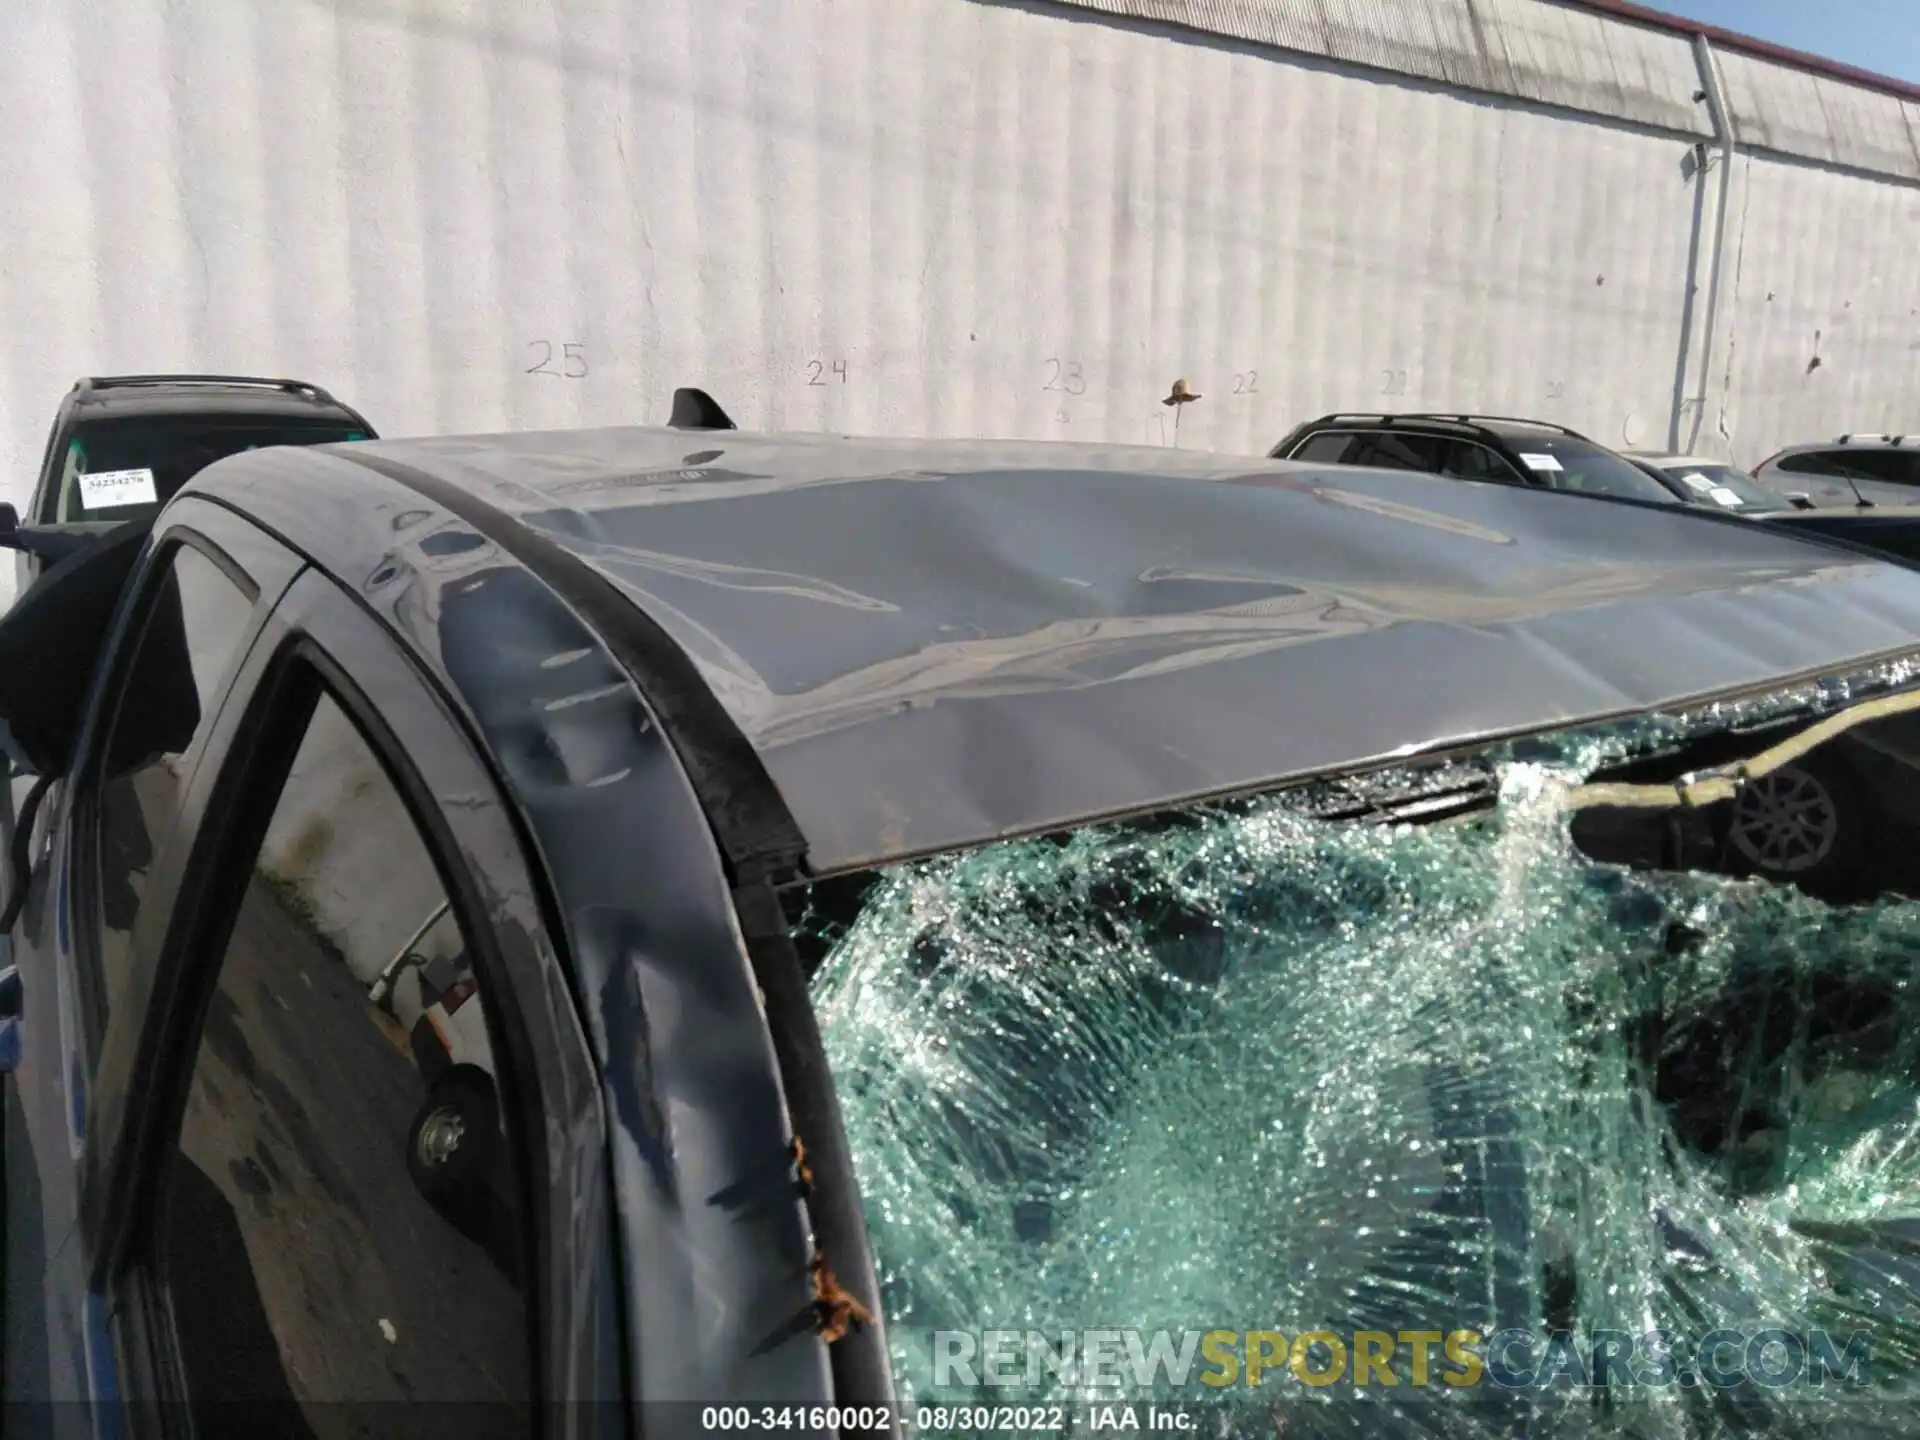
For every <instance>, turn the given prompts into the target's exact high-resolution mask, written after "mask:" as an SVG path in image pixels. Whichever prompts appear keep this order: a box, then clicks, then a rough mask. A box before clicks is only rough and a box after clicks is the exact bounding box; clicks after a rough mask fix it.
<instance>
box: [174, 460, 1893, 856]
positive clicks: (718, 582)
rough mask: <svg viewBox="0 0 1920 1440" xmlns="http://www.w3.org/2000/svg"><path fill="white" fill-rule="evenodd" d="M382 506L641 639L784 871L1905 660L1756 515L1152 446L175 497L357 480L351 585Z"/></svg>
mask: <svg viewBox="0 0 1920 1440" xmlns="http://www.w3.org/2000/svg"><path fill="white" fill-rule="evenodd" d="M368 485H373V486H375V487H381V486H385V488H386V492H387V493H385V494H384V495H374V496H368V495H366V494H365V493H364V490H365V487H366V486H368ZM409 485H412V486H415V487H421V486H425V487H427V490H426V493H433V492H434V491H436V490H437V491H438V492H439V493H441V494H443V495H444V494H447V493H450V492H449V491H448V489H447V487H454V488H455V489H457V491H458V492H459V493H460V494H461V495H463V496H465V497H467V498H468V500H470V501H471V502H472V503H473V504H474V505H477V506H480V507H484V509H485V511H486V512H487V513H488V514H490V515H492V516H494V517H497V518H498V519H499V520H501V521H503V522H511V526H510V528H512V529H515V530H518V531H521V532H524V533H525V534H527V535H530V536H535V537H540V538H541V539H543V540H544V541H546V542H551V544H552V545H554V546H557V547H559V548H560V549H561V550H563V551H564V552H566V553H567V554H569V555H571V556H572V557H575V558H576V559H577V560H578V561H579V562H581V563H583V564H584V565H585V566H588V567H591V570H592V571H593V572H595V573H596V574H597V575H598V576H600V577H602V578H603V579H604V580H605V581H606V582H607V583H608V584H610V585H611V586H612V587H615V588H616V589H617V590H618V592H619V594H620V595H621V596H623V597H624V598H625V599H626V600H628V601H630V602H631V604H632V605H633V606H634V607H636V609H637V610H638V611H639V612H641V613H642V614H644V615H645V616H646V617H648V618H649V619H650V621H651V622H652V623H653V624H655V625H657V626H658V627H659V628H660V629H661V630H663V631H664V632H665V633H666V635H668V636H670V637H671V640H672V643H673V644H674V645H675V646H677V647H679V649H680V650H681V651H683V652H684V654H685V656H686V657H689V658H690V659H691V661H692V662H693V664H694V665H695V666H697V668H698V672H699V675H700V677H701V678H702V680H703V681H704V682H705V684H706V686H707V687H708V688H709V689H710V690H711V692H712V695H713V697H714V698H715V699H717V701H718V703H719V705H720V706H722V707H724V711H725V714H726V716H727V717H729V718H730V720H731V722H732V723H733V724H734V725H735V726H737V728H738V731H739V733H740V735H741V736H744V738H745V740H746V741H747V742H748V743H750V745H751V747H752V749H753V751H754V752H755V753H756V754H757V756H758V757H759V760H760V761H761V763H762V764H763V765H764V767H765V770H766V773H767V775H768V776H770V777H771V779H772V781H773V782H774V785H775V786H776V787H777V789H778V792H779V795H780V796H781V797H782V799H783V800H784V803H785V805H786V807H787V809H788V810H789V811H790V813H791V816H792V819H793V821H794V822H795V823H796V824H797V826H798V829H799V832H800V834H801V836H802V837H803V838H804V841H805V845H806V851H807V861H808V863H809V865H810V867H811V868H812V869H813V870H814V871H815V872H816V873H827V872H832V871H839V870H845V869H851V868H857V867H862V866H866V865H871V864H875V863H879V862H883V861H888V860H895V859H900V858H905V857H907V856H911V855H916V854H924V853H930V852H934V851H939V850H945V849H950V848H956V847H960V846H966V845H971V844H976V843H979V842H982V841H985V840H989V839H992V838H996V837H999V836H1004V835H1010V834H1016V833H1022V832H1030V831H1038V830H1044V829H1053V828H1059V827H1063V826H1066V825H1068V824H1073V823H1080V822H1084V821H1087V820H1091V819H1096V818H1100V817H1104V816H1109V815H1118V814H1125V813H1133V812H1140V811H1145V810H1151V809H1155V808H1160V807H1163V806H1167V805H1170V804H1175V803H1180V802H1184V801H1190V800H1193V799H1196V798H1200V797H1204V796H1210V795H1225V794H1232V793H1237V792H1246V791H1251V790H1256V789H1259V788H1262V787H1266V786H1270V785H1273V784H1276V783H1279V782H1284V781H1286V780H1289V779H1292V778H1296V777H1299V776H1302V775H1306V774H1310V773H1315V772H1324V771H1332V770H1342V769H1351V768H1355V767H1359V766H1363V765H1368V764H1373V763H1378V762H1382V761H1386V760H1389V759H1392V758H1395V757H1401V756H1407V755H1411V754H1416V753H1419V752H1422V751H1427V750H1434V749H1441V748H1450V747H1453V746H1455V745H1459V744H1464V743H1469V742H1472V741H1476V740H1481V739H1485V738H1488V737H1492V736H1496V735H1503V734H1514V733H1521V732H1526V731H1532V730H1538V729H1544V728H1549V727H1557V726H1562V725H1566V724H1570V723H1576V722H1584V721H1591V720H1597V719H1602V718H1606V717H1609V716H1615V715H1621V714H1626V713H1633V712H1639V711H1645V710H1650V709H1659V708H1667V707H1671V706H1674V705H1677V704H1681V703H1684V702H1689V701H1696V700H1700V699H1705V698H1710V697H1713V696H1716V695H1720V694H1733V693H1740V692H1745V691H1751V690H1757V689H1762V688H1766V687H1769V686H1773V685H1775V684H1778V683H1779V682H1781V681H1782V680H1785V679H1788V678H1792V677H1798V676H1805V675H1810V674H1816V673H1820V672H1824V671H1829V670H1837V669H1841V668H1847V667H1851V666H1854V665H1856V664H1858V663H1859V662H1861V661H1863V660H1867V659H1871V658H1874V657H1879V656H1884V655H1890V654H1895V653H1901V652H1904V651H1907V650H1910V649H1914V648H1916V646H1920V576H1916V575H1914V574H1913V573H1912V572H1910V571H1907V570H1905V569H1903V568H1901V567H1899V566H1896V565H1892V564H1888V563H1885V562H1882V561H1880V560H1877V559H1874V558H1873V557H1871V556H1869V555H1866V554H1864V553H1861V552H1858V551H1853V550H1848V549H1845V548H1838V547H1832V546H1828V545H1825V544H1822V543H1820V542H1817V541H1805V540H1800V539H1797V538H1795V537H1793V536H1791V535H1788V534H1786V533H1784V532H1782V531H1781V530H1778V529H1774V528H1769V527H1762V526H1756V525H1750V524H1740V523H1733V522H1727V521H1724V520H1722V519H1720V518H1718V517H1712V516H1694V515H1687V514H1679V513H1676V512H1675V511H1673V510H1670V509H1664V508H1662V509H1654V508H1651V507H1649V508H1641V507H1637V506H1633V505H1626V504H1609V503H1601V502H1596V501H1593V500H1590V499H1587V498H1586V497H1580V496H1567V495H1557V494H1549V493H1537V492H1533V491H1529V490H1524V489H1521V488H1519V487H1513V486H1494V485H1477V484H1472V483H1466V482H1462V481H1459V480H1453V479H1439V478H1432V477H1426V476H1420V475H1414V474H1408V473H1401V472H1384V471H1372V470H1365V469H1358V468H1347V467H1319V466H1314V465H1310V464H1300V463H1290V462H1283V461H1275V460H1265V459H1243V458H1237V457H1223V456H1210V455H1196V454H1191V453H1179V452H1173V451H1168V450H1161V449H1144V448H1132V447H1112V446H1080V445H1062V444H1041V443H1005V442H958V441H954V442H949V441H896V440H865V439H860V440H855V439H845V438H839V437H830V436H754V435H746V434H741V433H739V432H694V431H677V430H662V429H638V428H636V429H614V430H594V431H572V432H556V433H524V434H514V435H498V436H482V437H463V438H443V439H422V440H384V441H377V442H370V443H365V444H356V445H352V446H344V447H322V448H319V449H283V450H276V451H258V452H253V453H251V454H248V455H243V456H239V457H235V458H234V459H231V460H225V461H221V462H219V463H218V464H216V465H214V466H213V467H211V468H210V469H209V470H207V471H205V472H203V473H202V474H201V476H200V477H199V478H198V479H197V480H196V481H195V482H194V484H193V485H192V487H191V489H192V490H193V491H195V492H199V493H202V494H212V495H214V496H216V497H218V496H220V495H222V494H226V495H229V496H231V497H233V498H236V499H239V498H240V497H241V496H242V495H244V497H245V500H244V503H245V507H246V508H248V509H249V510H252V511H255V512H256V513H260V512H261V510H262V506H263V505H264V506H265V507H266V510H267V511H268V512H274V511H283V510H287V509H288V508H289V507H295V506H297V505H299V504H305V503H322V502H326V501H328V499H329V497H331V501H332V502H333V503H335V504H336V505H337V506H345V505H347V503H348V501H349V497H350V496H352V495H353V494H355V493H356V492H358V493H359V494H360V500H359V501H358V502H355V503H358V504H359V505H360V506H361V508H362V509H364V510H366V511H367V513H368V515H369V517H371V516H372V515H373V514H375V513H379V514H381V515H385V516H386V517H387V520H386V522H385V523H379V524H376V523H372V520H371V518H370V519H369V521H368V523H366V524H365V525H364V526H362V527H359V528H358V534H359V535H360V537H361V538H360V539H359V540H358V541H356V542H355V543H357V544H358V545H359V546H360V547H361V550H362V551H363V552H364V553H363V554H362V555H360V556H359V557H358V558H357V559H356V558H355V557H354V556H353V555H352V554H351V552H350V551H337V552H336V553H335V555H334V556H332V557H331V558H330V560H329V562H328V563H330V564H331V565H332V566H333V567H334V568H335V569H336V570H337V571H338V572H339V573H341V574H342V576H343V578H348V577H350V576H352V575H354V574H359V575H368V574H371V573H373V572H374V570H375V568H376V567H377V566H379V565H381V564H383V563H385V562H386V561H387V560H389V559H390V558H391V557H392V556H393V555H395V554H396V551H395V548H394V547H395V545H396V544H401V545H402V547H403V548H404V534H401V533H397V532H403V531H404V529H405V527H404V526H403V525H402V524H401V521H402V520H403V519H405V517H406V515H409V514H419V513H425V512H420V511H408V510H407V508H406V501H405V500H404V499H403V498H401V494H402V492H399V491H395V490H394V488H393V487H395V486H399V487H406V486H409ZM369 507H370V508H369ZM462 508H466V507H462ZM339 513H342V514H344V513H345V511H344V510H341V511H339ZM474 513H477V512H474ZM489 528H491V529H492V530H493V532H494V534H495V536H496V538H497V537H498V536H499V535H500V534H501V533H503V532H502V531H501V528H500V526H498V525H494V526H491V527H489ZM500 548H501V549H503V550H505V551H507V552H509V554H508V556H507V557H503V558H502V559H501V560H500V561H499V562H498V563H507V561H508V560H509V559H512V558H518V559H520V560H521V561H522V562H523V563H527V557H525V556H519V557H515V556H513V553H512V552H513V550H514V547H513V546H512V545H511V544H510V543H507V544H502V545H501V546H500ZM362 562H364V563H363V564H362ZM356 567H358V568H356ZM530 568H534V569H538V568H539V565H538V562H537V559H536V560H534V561H532V562H530Z"/></svg>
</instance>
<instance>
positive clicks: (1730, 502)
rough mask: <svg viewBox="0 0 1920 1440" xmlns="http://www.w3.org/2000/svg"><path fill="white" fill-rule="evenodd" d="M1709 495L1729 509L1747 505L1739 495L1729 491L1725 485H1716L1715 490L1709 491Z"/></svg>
mask: <svg viewBox="0 0 1920 1440" xmlns="http://www.w3.org/2000/svg"><path fill="white" fill-rule="evenodd" d="M1707 493H1708V494H1709V495H1711V496H1713V498H1714V499H1715V500H1717V501H1719V502H1720V503H1721V504H1722V505H1725V506H1727V507H1729V508H1731V507H1733V506H1736V505H1743V504H1745V503H1746V502H1745V501H1743V500H1742V499H1741V498H1740V497H1739V496H1738V495H1737V494H1735V493H1734V492H1733V491H1731V490H1729V489H1727V487H1726V486H1724V485H1716V486H1714V487H1713V489H1711V490H1709V491H1708V492H1707Z"/></svg>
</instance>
